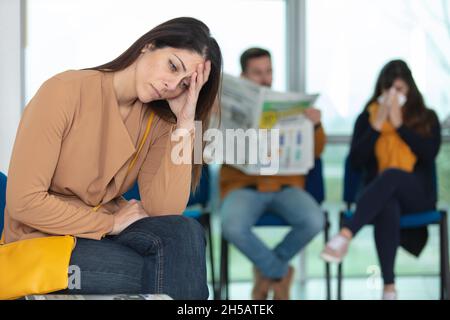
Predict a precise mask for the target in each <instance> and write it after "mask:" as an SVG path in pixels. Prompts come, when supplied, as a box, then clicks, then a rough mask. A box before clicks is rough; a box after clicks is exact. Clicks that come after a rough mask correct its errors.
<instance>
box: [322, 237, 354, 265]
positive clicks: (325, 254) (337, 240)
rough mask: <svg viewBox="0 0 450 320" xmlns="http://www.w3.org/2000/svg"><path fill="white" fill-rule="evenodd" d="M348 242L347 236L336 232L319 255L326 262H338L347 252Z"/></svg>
mask: <svg viewBox="0 0 450 320" xmlns="http://www.w3.org/2000/svg"><path fill="white" fill-rule="evenodd" d="M349 244H350V240H349V239H348V238H346V237H344V236H343V235H341V234H337V235H335V236H334V237H333V238H331V240H330V241H328V243H327V244H326V246H325V249H323V251H322V253H321V254H320V256H321V257H322V259H323V260H325V261H327V262H333V263H340V262H341V261H342V259H343V258H344V256H345V254H346V253H347V250H348V245H349Z"/></svg>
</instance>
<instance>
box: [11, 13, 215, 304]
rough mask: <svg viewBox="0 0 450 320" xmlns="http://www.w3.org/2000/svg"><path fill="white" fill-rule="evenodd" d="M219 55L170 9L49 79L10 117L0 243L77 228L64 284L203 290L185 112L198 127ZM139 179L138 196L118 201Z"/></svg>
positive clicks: (99, 289) (79, 289) (81, 288)
mask: <svg viewBox="0 0 450 320" xmlns="http://www.w3.org/2000/svg"><path fill="white" fill-rule="evenodd" d="M221 65H222V57H221V52H220V48H219V46H218V44H217V42H216V41H215V39H214V38H212V37H211V36H210V32H209V29H208V27H207V26H206V25H205V24H203V23H202V22H201V21H198V20H196V19H193V18H177V19H173V20H170V21H167V22H165V23H163V24H161V25H159V26H157V27H155V28H154V29H152V30H150V31H149V32H148V33H146V34H145V35H143V36H142V37H141V38H140V39H138V40H137V41H136V42H135V43H134V44H133V45H132V46H131V47H130V48H129V49H128V50H126V51H125V52H124V53H123V54H122V55H120V56H119V57H118V58H116V59H114V60H113V61H111V62H109V63H106V64H104V65H101V66H99V67H96V68H91V69H87V70H78V71H66V72H63V73H60V74H58V75H56V76H54V77H52V78H50V79H49V80H47V81H46V82H45V83H44V84H43V85H42V86H41V88H40V89H39V90H38V92H37V93H36V95H35V96H34V97H33V99H32V100H31V101H30V103H29V105H28V106H27V107H26V109H25V111H24V114H23V117H22V119H21V122H20V125H19V128H18V132H17V136H16V140H15V144H14V150H13V153H12V158H11V163H10V167H9V174H8V176H9V178H8V186H7V195H6V197H7V199H6V210H5V230H4V241H5V243H11V242H15V241H19V240H23V239H30V238H36V237H46V236H50V235H72V236H74V237H76V240H77V241H76V246H75V248H74V250H73V252H72V255H71V259H70V265H71V266H73V267H74V268H72V270H80V278H79V279H77V280H79V281H76V283H74V284H73V286H72V287H71V286H68V288H67V292H70V293H75V294H78V293H83V294H117V293H164V294H168V295H170V296H171V297H172V298H174V299H207V298H208V288H207V283H206V265H205V239H204V231H203V229H202V227H201V226H200V225H199V224H198V223H197V222H196V221H195V220H193V219H189V218H185V217H183V216H182V213H183V211H184V209H185V207H186V204H187V201H188V198H189V194H190V190H191V185H192V188H195V186H196V185H197V183H198V179H199V173H200V166H201V165H192V164H191V162H192V161H191V160H190V157H191V154H192V150H193V143H192V142H193V136H194V120H199V121H202V122H204V124H203V125H204V127H207V125H206V122H207V121H208V120H209V117H210V111H211V108H212V106H213V102H214V100H215V98H216V96H217V93H218V88H219V82H220V75H221ZM180 140H181V142H180ZM179 143H182V144H183V145H182V147H183V149H182V150H183V159H186V155H187V158H188V161H185V162H183V163H181V164H177V163H178V162H177V161H175V162H174V160H176V159H172V157H171V153H172V149H173V147H174V146H179ZM191 177H192V184H191ZM136 181H137V182H138V184H139V190H140V194H141V199H142V202H140V201H135V200H132V201H129V202H127V201H126V200H125V199H124V198H123V197H122V194H124V193H125V192H126V191H127V190H129V189H130V188H131V187H132V186H133V185H134V183H135V182H136ZM32 267H33V266H30V268H32ZM65 270H67V269H65Z"/></svg>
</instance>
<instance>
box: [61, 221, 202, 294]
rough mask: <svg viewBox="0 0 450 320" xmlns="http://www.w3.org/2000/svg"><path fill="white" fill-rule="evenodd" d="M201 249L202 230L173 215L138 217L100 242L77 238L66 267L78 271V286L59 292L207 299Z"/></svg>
mask: <svg viewBox="0 0 450 320" xmlns="http://www.w3.org/2000/svg"><path fill="white" fill-rule="evenodd" d="M205 245H206V242H205V233H204V229H203V227H202V226H201V225H200V224H199V223H198V222H197V221H196V220H194V219H191V218H187V217H183V216H175V215H174V216H162V217H148V218H144V219H141V220H139V221H136V222H135V223H133V224H131V225H130V226H128V227H127V228H126V229H125V230H123V231H122V233H120V234H119V235H117V236H107V237H105V238H103V239H102V240H90V239H82V238H78V239H77V245H76V247H75V249H74V251H73V252H72V257H71V260H70V265H71V267H73V266H77V267H78V268H79V269H80V275H81V279H80V280H81V281H80V288H79V289H77V288H70V283H71V281H70V280H71V279H70V278H69V288H68V289H67V290H64V291H63V292H59V293H65V294H119V293H121V294H122V293H129V294H136V293H148V294H167V295H169V296H170V297H172V298H173V299H198V300H200V299H202V300H203V299H207V298H208V295H209V293H208V286H207V280H206V261H205V259H206V258H205ZM74 270H75V269H74ZM74 284H76V283H75V281H74Z"/></svg>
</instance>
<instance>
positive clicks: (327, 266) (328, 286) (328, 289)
mask: <svg viewBox="0 0 450 320" xmlns="http://www.w3.org/2000/svg"><path fill="white" fill-rule="evenodd" d="M324 214H325V232H324V236H325V244H326V243H327V242H328V239H329V230H330V220H329V218H328V211H324ZM325 282H326V283H325V286H326V299H327V300H331V283H330V282H331V276H330V264H329V263H328V262H325Z"/></svg>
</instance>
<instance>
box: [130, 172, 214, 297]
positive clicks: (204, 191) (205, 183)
mask: <svg viewBox="0 0 450 320" xmlns="http://www.w3.org/2000/svg"><path fill="white" fill-rule="evenodd" d="M209 179H210V177H209V169H208V166H207V165H204V166H203V168H202V176H201V179H200V184H199V186H198V188H197V190H196V192H195V193H192V194H191V195H190V197H189V202H188V207H189V206H194V205H199V206H200V208H199V209H189V208H188V209H186V210H185V211H184V213H183V215H184V216H186V217H190V218H194V219H196V220H197V221H198V222H199V223H200V224H201V225H202V226H203V228H205V231H206V234H207V239H208V244H209V259H210V266H211V281H212V287H213V298H214V299H217V298H218V293H217V291H218V288H217V283H216V277H215V272H214V270H215V269H214V253H213V251H214V250H213V240H212V232H211V212H210V207H209V202H210V197H211V196H210V180H209ZM123 196H124V198H125V199H127V200H130V199H136V200H140V199H141V196H140V194H139V187H138V184H137V183H135V185H134V186H133V188H132V189H130V190H129V191H127V192H126V193H124V195H123Z"/></svg>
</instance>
